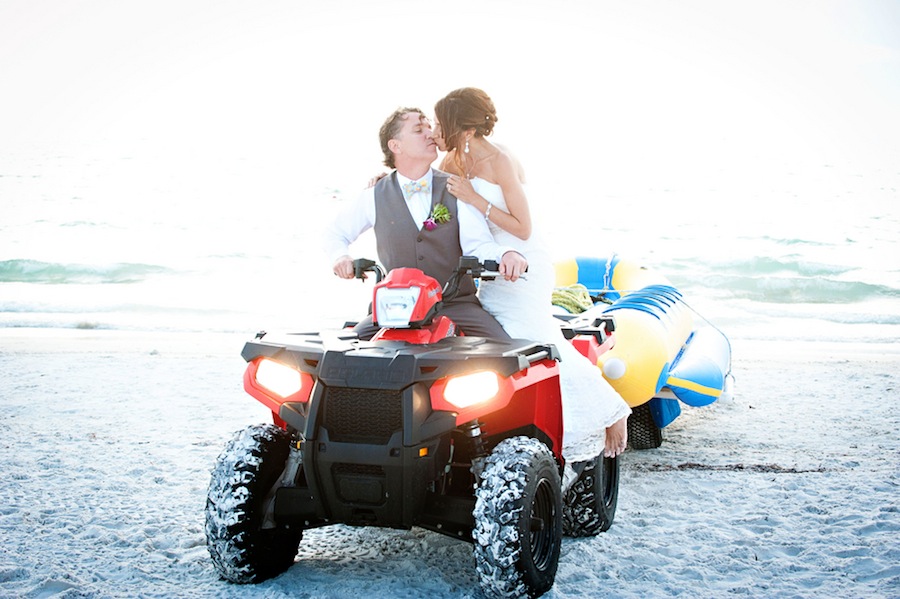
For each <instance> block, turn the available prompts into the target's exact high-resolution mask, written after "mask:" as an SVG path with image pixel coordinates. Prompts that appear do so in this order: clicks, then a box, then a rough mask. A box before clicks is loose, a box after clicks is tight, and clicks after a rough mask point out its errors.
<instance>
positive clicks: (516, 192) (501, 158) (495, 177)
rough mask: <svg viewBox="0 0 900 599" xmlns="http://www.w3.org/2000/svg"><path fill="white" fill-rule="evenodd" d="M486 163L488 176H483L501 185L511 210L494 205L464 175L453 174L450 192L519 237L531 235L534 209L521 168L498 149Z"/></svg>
mask: <svg viewBox="0 0 900 599" xmlns="http://www.w3.org/2000/svg"><path fill="white" fill-rule="evenodd" d="M487 166H488V168H487V169H484V171H485V172H484V175H486V176H485V177H483V178H485V179H486V180H488V181H490V182H492V183H495V184H497V185H499V186H500V188H501V189H502V190H503V197H504V198H505V199H506V207H507V209H508V211H506V210H503V209H501V208H498V207H496V206H493V205H491V204H490V202H488V201H487V200H486V199H485V198H484V197H482V196H481V195H480V194H479V193H478V192H476V191H475V189H474V188H473V187H472V183H471V181H469V180H468V179H466V178H464V177H459V176H456V175H454V176H451V177H450V179H449V182H448V185H449V189H450V193H452V194H453V195H454V196H456V197H457V198H458V199H459V200H461V201H463V202H465V203H466V204H469V205H470V206H472V207H473V208H475V209H476V210H478V211H479V212H481V214H483V215H484V216H485V218H487V219H488V220H490V221H491V222H493V223H494V224H495V225H497V226H498V227H500V228H501V229H503V230H504V231H507V232H509V233H512V234H513V235H515V236H516V237H518V238H519V239H528V238H529V237H531V212H530V211H529V209H528V198H527V197H525V190H524V189H523V188H522V183H521V181H520V173H519V169H518V168H517V167H516V165H515V163H514V162H513V160H512V159H511V158H510V157H509V155H508V154H506V153H505V152H498V153H497V154H496V155H495V156H493V157H492V158H491V159H490V164H489V165H487ZM489 207H490V210H488V208H489Z"/></svg>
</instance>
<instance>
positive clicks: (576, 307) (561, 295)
mask: <svg viewBox="0 0 900 599" xmlns="http://www.w3.org/2000/svg"><path fill="white" fill-rule="evenodd" d="M550 301H551V303H552V304H553V305H554V306H559V307H560V308H562V309H563V310H565V311H566V312H568V313H569V314H581V313H582V312H584V311H585V310H588V309H590V308H593V307H594V300H593V299H592V298H591V294H590V293H589V292H588V290H587V287H585V286H584V285H582V284H581V283H576V284H574V285H569V286H568V287H556V288H555V289H554V290H553V296H552V298H551V300H550Z"/></svg>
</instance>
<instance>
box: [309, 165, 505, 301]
mask: <svg viewBox="0 0 900 599" xmlns="http://www.w3.org/2000/svg"><path fill="white" fill-rule="evenodd" d="M426 177H427V178H428V193H427V194H425V193H422V192H417V193H414V194H413V195H412V196H411V197H410V200H417V201H416V202H415V205H416V206H417V208H416V209H423V210H424V215H423V216H422V217H421V218H419V215H418V214H417V213H415V212H412V210H413V209H414V208H413V207H411V208H410V214H412V216H413V218H414V219H415V220H416V223H417V224H418V225H419V229H421V228H422V222H423V221H424V220H425V219H426V218H428V213H429V212H430V210H431V190H432V188H433V185H432V182H433V178H432V171H431V169H429V171H428V174H427V175H426ZM397 179H398V181H400V184H401V185H402V184H403V183H406V182H408V181H411V179H407V178H406V177H403V176H402V175H400V173H397ZM401 193H402V187H401ZM426 195H427V203H426V201H425V198H423V197H417V196H426ZM410 200H407V206H410ZM456 206H457V208H456V211H457V215H458V217H459V244H460V246H461V248H462V253H463V255H464V256H476V257H477V258H478V259H479V260H481V261H482V262H484V261H485V260H496V261H497V262H500V260H501V258H502V257H503V254H505V253H506V252H508V251H514V250H513V248H511V247H509V246H502V245H500V244H498V243H497V242H496V241H494V236H493V235H491V230H490V229H489V228H488V224H487V221H485V220H484V215H483V214H482V213H481V212H479V211H478V210H477V209H475V208H474V207H472V206H470V205H469V204H466V203H465V202H460V201H459V200H457V201H456ZM373 226H375V188H374V187H369V188H368V189H365V190H364V191H363V192H362V193H361V194H360V195H359V197H357V199H356V201H354V202H351V203H350V204H349V205H348V206H347V207H346V208H344V209H343V210H342V211H341V213H340V214H338V216H337V218H335V219H334V220H332V222H331V224H330V225H329V226H328V227H327V228H326V229H325V231H324V233H323V240H322V241H323V249H324V251H325V255H326V256H328V257H329V258H331V261H332V263H334V262H336V261H337V259H338V258H340V257H341V256H347V255H349V254H350V244H352V243H353V242H354V241H356V240H357V239H358V238H359V236H360V235H362V234H363V233H365V232H366V231H368V230H369V229H371V228H372V227H373ZM443 282H444V281H441V283H443Z"/></svg>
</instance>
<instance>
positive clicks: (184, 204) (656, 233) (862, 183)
mask: <svg viewBox="0 0 900 599" xmlns="http://www.w3.org/2000/svg"><path fill="white" fill-rule="evenodd" d="M162 156H163V154H162V153H159V152H155V151H151V150H148V149H147V148H143V149H142V148H140V147H136V148H135V149H133V151H131V152H127V153H122V148H121V146H116V147H115V148H114V149H113V150H112V151H110V149H109V148H102V147H101V148H98V147H94V148H89V149H82V150H80V151H70V152H69V153H62V152H61V153H58V154H48V153H46V152H43V151H40V152H39V151H35V152H34V153H32V154H30V155H29V154H27V153H19V154H16V155H6V156H4V160H3V162H2V167H0V198H2V205H3V215H4V216H3V219H2V221H0V326H2V327H62V328H87V329H123V330H162V331H199V332H202V331H217V332H218V331H225V332H246V333H247V334H248V335H250V334H252V333H254V332H256V331H257V330H262V329H267V330H274V329H295V330H313V329H319V328H326V327H333V326H339V325H340V324H341V323H342V322H344V321H345V320H352V319H356V318H359V317H360V316H361V314H362V313H363V312H364V310H365V307H366V305H367V303H368V301H369V299H370V298H369V294H370V293H371V284H363V283H359V282H356V281H343V280H337V279H335V278H334V277H333V276H332V275H331V272H330V264H329V261H328V260H327V259H326V257H325V256H324V255H322V253H321V251H320V249H319V247H320V245H319V242H318V232H319V231H320V230H321V227H322V225H323V223H325V222H326V221H327V220H329V219H330V218H332V217H333V215H334V214H336V212H337V211H338V210H339V209H340V207H341V206H342V205H343V204H344V202H346V201H348V200H350V199H351V198H353V197H355V195H356V194H357V193H358V192H359V190H360V189H361V188H362V187H363V185H364V184H365V181H363V180H360V181H359V184H358V185H355V186H354V185H353V184H344V183H343V182H341V183H340V184H339V185H338V186H330V184H331V183H333V182H334V181H335V179H336V175H335V174H334V173H329V172H322V173H321V176H320V177H318V178H315V177H313V178H307V179H306V180H305V181H304V183H303V184H302V186H301V185H299V184H297V183H296V182H293V180H292V179H289V178H281V179H276V178H274V177H273V178H270V179H269V180H268V183H260V177H259V173H260V172H263V173H266V172H268V169H270V168H271V166H272V165H258V164H257V165H251V166H250V167H249V168H244V169H239V168H237V166H238V165H236V164H235V165H229V164H227V163H226V164H222V163H220V162H216V161H208V162H206V163H201V162H195V163H194V165H193V167H192V168H191V169H181V170H179V169H173V168H172V163H171V162H169V161H168V160H167V159H165V158H163V157H162ZM897 164H900V163H897ZM244 166H245V167H246V164H245V165H244ZM359 170H360V172H365V168H364V167H363V168H360V169H359ZM236 173H243V174H236ZM263 179H265V177H263ZM535 179H536V183H535V184H534V185H532V186H531V187H529V195H530V196H531V202H532V203H533V205H534V211H535V215H536V222H538V226H540V227H542V228H544V229H546V231H547V234H548V235H547V236H548V237H549V238H550V239H551V240H552V246H553V250H554V252H555V253H556V255H557V257H558V258H560V259H564V258H566V257H571V256H576V255H593V256H607V255H610V254H611V253H613V252H616V253H618V254H619V255H620V256H621V257H624V258H627V259H633V260H637V261H639V262H641V263H642V264H643V265H645V266H646V267H648V268H651V269H653V270H655V271H657V272H659V273H660V274H662V275H664V276H666V277H668V278H669V279H670V280H671V281H672V283H673V284H674V285H675V286H676V287H678V288H679V289H680V290H681V291H682V292H683V293H684V296H685V300H686V301H687V302H688V304H689V305H691V307H693V308H694V310H695V311H696V313H697V315H698V318H699V319H705V320H707V321H709V322H710V323H712V324H714V325H715V326H717V327H719V328H720V329H722V330H723V331H724V332H725V333H726V334H728V335H729V336H730V337H732V338H736V337H740V338H752V339H779V338H791V339H797V338H800V339H812V340H834V339H843V340H852V341H863V342H865V341H876V342H891V341H897V340H900V257H898V253H900V252H898V239H900V207H898V205H900V202H898V201H897V200H898V197H900V194H898V190H900V168H893V169H892V168H891V167H890V165H887V166H884V165H882V166H871V167H866V165H862V166H860V165H856V166H850V165H849V164H846V165H842V164H813V165H808V166H805V167H803V168H796V165H790V166H785V167H783V168H781V169H780V170H778V169H770V170H769V171H768V175H767V177H766V178H765V179H764V180H761V181H756V182H754V183H753V184H752V185H748V184H746V182H744V184H743V185H735V184H734V182H733V181H732V180H731V178H730V176H729V175H728V174H727V173H725V174H722V175H720V177H719V179H718V180H716V181H712V180H710V179H709V178H706V179H704V181H703V183H702V184H701V185H698V184H695V183H693V182H692V181H690V180H689V178H687V177H681V180H673V179H672V178H665V177H660V178H657V179H656V180H648V179H646V178H645V179H643V180H641V181H640V182H636V181H635V182H633V184H632V185H629V184H628V180H627V178H623V177H618V178H617V177H611V181H610V185H608V186H606V188H605V189H604V188H603V187H601V188H599V189H598V190H597V191H596V192H595V193H585V192H584V191H580V190H575V189H566V188H562V189H560V188H559V187H558V186H557V187H556V188H553V190H552V191H548V189H550V186H549V185H547V184H546V181H543V180H542V179H541V177H540V176H537V177H535ZM560 195H562V196H563V197H565V198H568V201H567V202H562V203H561V202H559V201H547V198H549V197H552V198H559V197H560ZM372 247H373V246H372V243H371V238H370V237H367V238H364V239H363V240H361V241H360V242H359V243H358V244H357V246H355V248H354V250H355V253H357V255H360V256H362V255H367V256H371V257H374V251H373V249H372Z"/></svg>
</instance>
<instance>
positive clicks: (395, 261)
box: [374, 170, 475, 301]
mask: <svg viewBox="0 0 900 599" xmlns="http://www.w3.org/2000/svg"><path fill="white" fill-rule="evenodd" d="M433 173H434V177H433V188H432V192H431V205H432V206H434V205H436V204H439V203H441V202H443V204H444V206H446V207H447V210H449V211H450V214H451V218H450V221H449V222H446V223H443V224H440V225H438V226H437V228H436V229H434V230H432V231H428V230H427V229H425V227H422V230H421V231H419V230H418V227H417V224H416V223H415V222H413V217H412V215H411V214H410V213H409V208H407V206H406V200H405V199H404V198H403V192H402V191H401V190H400V184H399V183H398V182H397V171H394V172H392V173H391V174H390V175H389V176H387V177H382V178H381V180H380V181H378V183H376V184H375V227H374V229H375V242H376V247H377V249H378V260H379V261H380V262H381V264H382V265H383V266H384V267H385V269H387V270H388V271H390V270H392V269H394V268H401V267H407V268H418V269H419V270H421V271H422V272H424V273H425V274H426V275H428V276H430V277H434V278H435V279H437V281H438V283H440V284H441V285H443V284H444V283H446V282H447V279H449V278H450V273H452V272H453V271H454V270H456V267H457V266H459V258H460V256H462V249H461V248H460V245H459V218H458V215H457V211H456V198H454V197H453V196H452V195H450V192H448V191H447V177H448V175H447V173H444V172H441V171H438V170H434V171H433ZM474 295H475V283H474V282H473V281H472V277H470V276H467V277H466V278H465V280H463V281H462V283H461V284H460V294H459V299H460V300H463V301H466V300H468V301H471V300H473V299H474ZM468 296H471V297H468Z"/></svg>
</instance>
